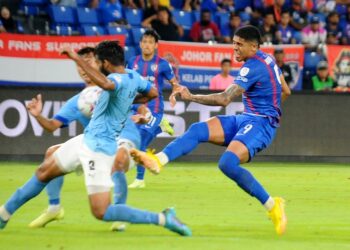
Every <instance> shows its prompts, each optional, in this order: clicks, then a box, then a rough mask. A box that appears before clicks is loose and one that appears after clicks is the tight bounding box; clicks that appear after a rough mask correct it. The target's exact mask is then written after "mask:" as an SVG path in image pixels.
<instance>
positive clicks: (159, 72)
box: [127, 55, 175, 114]
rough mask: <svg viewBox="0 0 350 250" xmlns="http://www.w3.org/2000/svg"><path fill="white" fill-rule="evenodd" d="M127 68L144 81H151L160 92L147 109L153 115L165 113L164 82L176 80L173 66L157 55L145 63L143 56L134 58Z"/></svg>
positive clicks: (148, 104)
mask: <svg viewBox="0 0 350 250" xmlns="http://www.w3.org/2000/svg"><path fill="white" fill-rule="evenodd" d="M127 67H128V68H129V69H133V70H135V71H137V72H138V73H139V74H140V75H142V76H143V77H144V79H146V80H148V81H150V82H151V83H152V84H153V86H154V87H155V88H156V89H157V90H158V97H157V98H155V99H153V100H152V101H150V102H148V103H147V107H148V108H149V109H150V110H151V111H152V113H156V114H157V113H161V114H162V113H163V111H164V103H163V100H164V99H163V86H164V80H171V79H173V78H175V75H174V71H173V69H172V67H171V65H170V64H169V63H168V62H167V61H166V60H164V59H163V58H160V57H159V56H157V55H155V56H154V57H153V58H152V60H150V61H145V60H143V59H142V56H140V55H138V56H134V57H132V58H130V60H129V61H128V64H127Z"/></svg>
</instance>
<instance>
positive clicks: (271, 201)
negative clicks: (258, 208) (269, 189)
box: [264, 196, 275, 211]
mask: <svg viewBox="0 0 350 250" xmlns="http://www.w3.org/2000/svg"><path fill="white" fill-rule="evenodd" d="M274 206H275V200H274V199H273V198H272V197H271V196H270V197H269V198H268V199H267V201H266V202H265V203H264V207H265V208H266V210H267V211H270V210H271V209H272V208H273V207H274Z"/></svg>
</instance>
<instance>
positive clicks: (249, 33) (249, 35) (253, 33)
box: [235, 25, 262, 45]
mask: <svg viewBox="0 0 350 250" xmlns="http://www.w3.org/2000/svg"><path fill="white" fill-rule="evenodd" d="M235 36H239V37H240V38H243V39H244V40H246V41H249V42H256V43H257V44H258V45H260V44H261V43H262V41H261V35H260V31H259V30H258V28H256V27H254V26H253V25H246V26H243V27H241V28H239V29H237V30H236V32H235Z"/></svg>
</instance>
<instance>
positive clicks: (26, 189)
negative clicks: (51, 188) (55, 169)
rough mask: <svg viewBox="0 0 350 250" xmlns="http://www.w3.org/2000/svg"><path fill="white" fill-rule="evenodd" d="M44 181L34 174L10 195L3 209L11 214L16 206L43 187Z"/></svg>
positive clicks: (33, 195)
mask: <svg viewBox="0 0 350 250" xmlns="http://www.w3.org/2000/svg"><path fill="white" fill-rule="evenodd" d="M46 184H47V183H46V182H41V181H39V179H38V177H36V175H35V174H34V175H33V177H32V178H31V179H29V181H27V182H26V183H25V184H24V185H23V186H22V187H21V188H19V189H17V190H16V192H15V193H14V194H13V195H12V196H11V197H10V199H9V200H8V201H7V202H6V204H5V209H6V210H7V211H8V212H9V213H10V214H13V213H14V212H15V211H16V210H17V209H18V208H20V207H21V206H22V205H23V204H24V203H26V202H27V201H28V200H30V199H32V198H34V197H35V196H37V195H38V194H40V192H41V191H42V190H43V189H44V187H45V186H46Z"/></svg>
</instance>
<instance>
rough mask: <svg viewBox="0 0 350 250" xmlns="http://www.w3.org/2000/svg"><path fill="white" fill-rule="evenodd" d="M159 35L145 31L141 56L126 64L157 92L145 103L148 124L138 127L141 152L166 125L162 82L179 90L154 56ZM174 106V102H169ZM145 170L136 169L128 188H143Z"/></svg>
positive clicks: (162, 62) (171, 74) (163, 63)
mask: <svg viewBox="0 0 350 250" xmlns="http://www.w3.org/2000/svg"><path fill="white" fill-rule="evenodd" d="M158 40H159V35H158V34H157V32H155V31H154V30H152V29H149V30H146V31H145V32H144V33H143V35H142V37H141V40H140V48H141V55H137V56H134V57H131V58H130V59H129V60H128V62H127V68H129V69H133V70H135V71H137V72H138V73H139V74H140V75H142V76H143V77H144V78H145V79H147V80H148V81H150V82H151V83H152V84H153V86H154V87H156V88H157V90H158V97H157V98H155V99H154V100H152V101H150V102H149V103H147V107H148V108H149V109H150V110H151V112H152V119H151V121H150V122H149V123H148V124H144V125H140V126H138V127H139V129H140V134H141V138H142V140H141V150H143V151H145V150H146V148H147V147H148V145H149V144H150V143H151V142H152V140H153V139H154V138H155V137H156V136H157V135H158V134H159V133H160V132H161V131H162V130H161V126H162V125H164V123H165V124H166V120H164V119H163V113H164V98H163V88H164V81H165V80H167V81H168V82H169V83H170V84H171V86H172V88H173V90H177V89H178V88H180V85H179V83H178V81H177V79H176V77H175V74H174V71H173V69H172V67H171V65H170V64H169V62H167V61H166V60H164V59H163V58H161V57H159V56H158V55H157V54H156V50H157V47H158ZM171 102H172V105H174V100H171ZM144 176H145V168H144V167H142V166H138V167H137V175H136V178H135V180H134V182H133V183H131V184H130V185H129V188H144V187H145V181H144Z"/></svg>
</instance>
